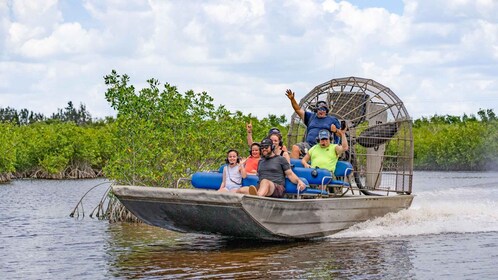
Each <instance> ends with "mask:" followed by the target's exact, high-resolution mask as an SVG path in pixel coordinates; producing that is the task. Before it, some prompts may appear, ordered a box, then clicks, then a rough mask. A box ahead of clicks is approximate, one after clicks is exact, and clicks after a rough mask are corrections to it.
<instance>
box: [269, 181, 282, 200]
mask: <svg viewBox="0 0 498 280" xmlns="http://www.w3.org/2000/svg"><path fill="white" fill-rule="evenodd" d="M273 184H274V185H275V190H274V191H273V193H272V194H271V195H270V196H271V197H275V198H282V197H284V194H285V188H284V186H282V185H279V184H275V183H273Z"/></svg>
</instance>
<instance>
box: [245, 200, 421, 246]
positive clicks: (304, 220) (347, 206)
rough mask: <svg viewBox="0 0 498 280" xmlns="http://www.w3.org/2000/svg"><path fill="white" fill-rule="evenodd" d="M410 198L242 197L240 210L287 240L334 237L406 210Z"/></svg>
mask: <svg viewBox="0 0 498 280" xmlns="http://www.w3.org/2000/svg"><path fill="white" fill-rule="evenodd" d="M412 199H413V196H411V195H402V196H401V195H400V196H391V197H368V196H360V197H351V198H344V197H343V198H326V199H305V200H278V199H255V198H254V197H250V196H248V197H244V198H243V207H244V208H245V209H246V210H247V212H248V213H250V214H251V215H252V217H253V218H254V219H255V220H257V221H258V222H259V223H260V224H261V226H263V227H265V228H267V229H268V230H269V231H270V232H273V233H274V234H277V235H280V236H287V237H288V238H311V237H320V236H327V235H331V234H334V233H336V232H338V231H341V230H344V229H347V228H349V227H351V226H352V225H354V224H357V223H360V222H364V221H367V220H369V219H373V218H376V217H381V216H384V215H385V214H387V213H395V212H398V211H400V210H403V209H407V208H408V207H409V206H410V204H411V202H412Z"/></svg>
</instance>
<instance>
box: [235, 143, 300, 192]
mask: <svg viewBox="0 0 498 280" xmlns="http://www.w3.org/2000/svg"><path fill="white" fill-rule="evenodd" d="M274 149H275V146H274V145H273V142H272V140H270V139H268V138H266V139H263V141H261V153H262V158H261V160H260V162H259V166H258V176H259V185H258V189H256V188H255V187H254V186H250V187H242V188H241V189H240V192H241V193H249V194H252V195H255V194H257V195H258V196H271V197H275V198H281V197H284V194H285V187H284V185H285V177H288V178H289V180H290V181H291V182H292V183H294V184H297V188H298V189H299V190H301V191H302V190H304V189H305V188H306V185H305V184H304V182H303V181H301V179H299V178H298V177H297V176H296V174H295V173H294V172H293V171H292V169H291V167H290V164H289V162H288V161H287V160H286V159H285V158H284V157H282V156H279V155H276V154H275V153H274V152H273V151H274Z"/></svg>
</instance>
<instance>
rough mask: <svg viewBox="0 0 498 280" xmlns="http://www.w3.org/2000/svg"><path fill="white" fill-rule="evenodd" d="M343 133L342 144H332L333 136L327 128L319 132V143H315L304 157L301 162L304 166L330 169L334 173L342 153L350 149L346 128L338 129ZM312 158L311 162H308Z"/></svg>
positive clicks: (339, 132)
mask: <svg viewBox="0 0 498 280" xmlns="http://www.w3.org/2000/svg"><path fill="white" fill-rule="evenodd" d="M337 133H338V134H339V135H341V144H340V145H338V144H330V142H331V139H332V136H331V135H330V132H329V131H328V130H326V129H322V130H320V132H318V137H317V138H318V140H317V141H319V142H320V144H319V145H315V146H313V147H311V149H309V151H308V153H307V154H306V155H305V156H304V157H303V159H302V160H301V163H302V164H303V166H304V167H306V168H310V167H313V168H315V167H319V168H324V169H327V170H330V172H332V174H333V173H334V171H335V166H336V164H337V161H338V160H339V157H340V155H341V154H342V153H343V152H345V151H347V150H348V149H349V145H348V141H347V140H346V129H344V130H341V129H339V130H338V131H337ZM310 160H311V164H308V162H309V161H310Z"/></svg>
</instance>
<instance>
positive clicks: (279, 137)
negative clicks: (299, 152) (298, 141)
mask: <svg viewBox="0 0 498 280" xmlns="http://www.w3.org/2000/svg"><path fill="white" fill-rule="evenodd" d="M272 135H276V136H277V137H278V145H279V146H280V147H282V146H283V145H284V142H283V141H282V134H279V133H276V132H273V133H272V134H270V135H268V138H269V139H270V140H271V138H270V137H271V136H272ZM272 143H273V141H272Z"/></svg>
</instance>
